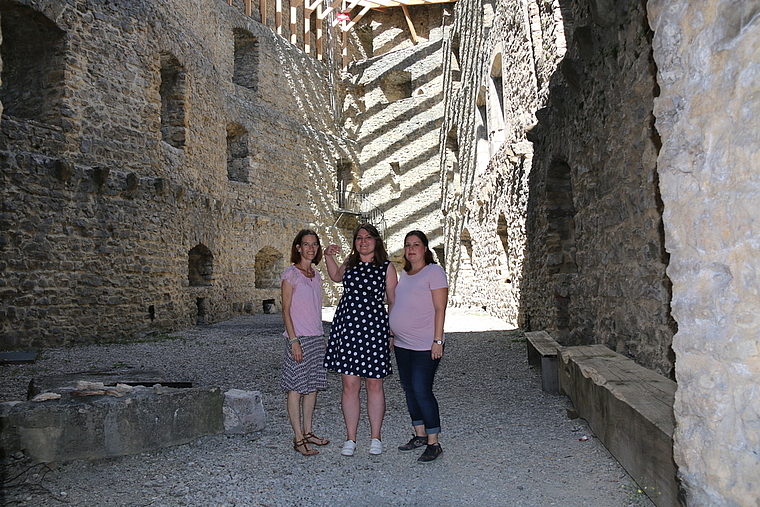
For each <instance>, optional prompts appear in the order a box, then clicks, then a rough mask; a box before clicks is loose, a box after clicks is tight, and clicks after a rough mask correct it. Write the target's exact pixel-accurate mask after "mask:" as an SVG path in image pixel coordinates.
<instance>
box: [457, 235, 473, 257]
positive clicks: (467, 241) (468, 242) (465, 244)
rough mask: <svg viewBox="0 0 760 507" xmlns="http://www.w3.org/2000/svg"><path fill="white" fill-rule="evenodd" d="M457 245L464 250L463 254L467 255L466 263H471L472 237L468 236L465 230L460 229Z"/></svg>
mask: <svg viewBox="0 0 760 507" xmlns="http://www.w3.org/2000/svg"><path fill="white" fill-rule="evenodd" d="M459 243H460V244H461V245H462V248H464V253H466V254H467V261H468V262H469V261H471V260H472V237H471V236H470V231H469V230H468V229H467V228H464V229H462V234H460V235H459ZM463 260H464V259H463Z"/></svg>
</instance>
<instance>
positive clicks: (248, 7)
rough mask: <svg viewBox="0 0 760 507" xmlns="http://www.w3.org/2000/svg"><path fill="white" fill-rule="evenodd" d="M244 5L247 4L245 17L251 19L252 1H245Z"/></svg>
mask: <svg viewBox="0 0 760 507" xmlns="http://www.w3.org/2000/svg"><path fill="white" fill-rule="evenodd" d="M243 3H244V4H245V15H246V16H248V17H250V16H251V3H252V0H243ZM230 5H232V0H230Z"/></svg>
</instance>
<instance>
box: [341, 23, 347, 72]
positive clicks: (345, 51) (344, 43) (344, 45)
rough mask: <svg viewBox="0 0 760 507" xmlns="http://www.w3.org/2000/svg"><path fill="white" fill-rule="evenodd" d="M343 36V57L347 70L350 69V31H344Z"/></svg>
mask: <svg viewBox="0 0 760 507" xmlns="http://www.w3.org/2000/svg"><path fill="white" fill-rule="evenodd" d="M342 34H343V38H342V39H341V40H342V41H343V42H342V44H341V50H340V54H341V57H342V58H341V59H342V61H343V72H346V70H347V69H348V32H345V31H344V32H342Z"/></svg>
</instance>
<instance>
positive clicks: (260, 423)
mask: <svg viewBox="0 0 760 507" xmlns="http://www.w3.org/2000/svg"><path fill="white" fill-rule="evenodd" d="M223 411H224V432H225V433H231V434H239V433H250V432H253V431H260V430H263V429H264V427H265V426H266V412H265V411H264V405H263V403H262V401H261V393H260V392H259V391H243V390H241V389H230V390H229V391H227V392H226V393H224V406H223Z"/></svg>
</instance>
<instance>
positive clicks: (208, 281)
mask: <svg viewBox="0 0 760 507" xmlns="http://www.w3.org/2000/svg"><path fill="white" fill-rule="evenodd" d="M187 279H188V282H189V283H190V287H209V286H211V285H212V283H213V281H214V256H213V255H212V254H211V250H209V249H208V247H207V246H206V245H204V244H202V243H201V244H198V245H196V246H194V247H193V248H192V249H191V250H190V251H189V252H188V254H187Z"/></svg>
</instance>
